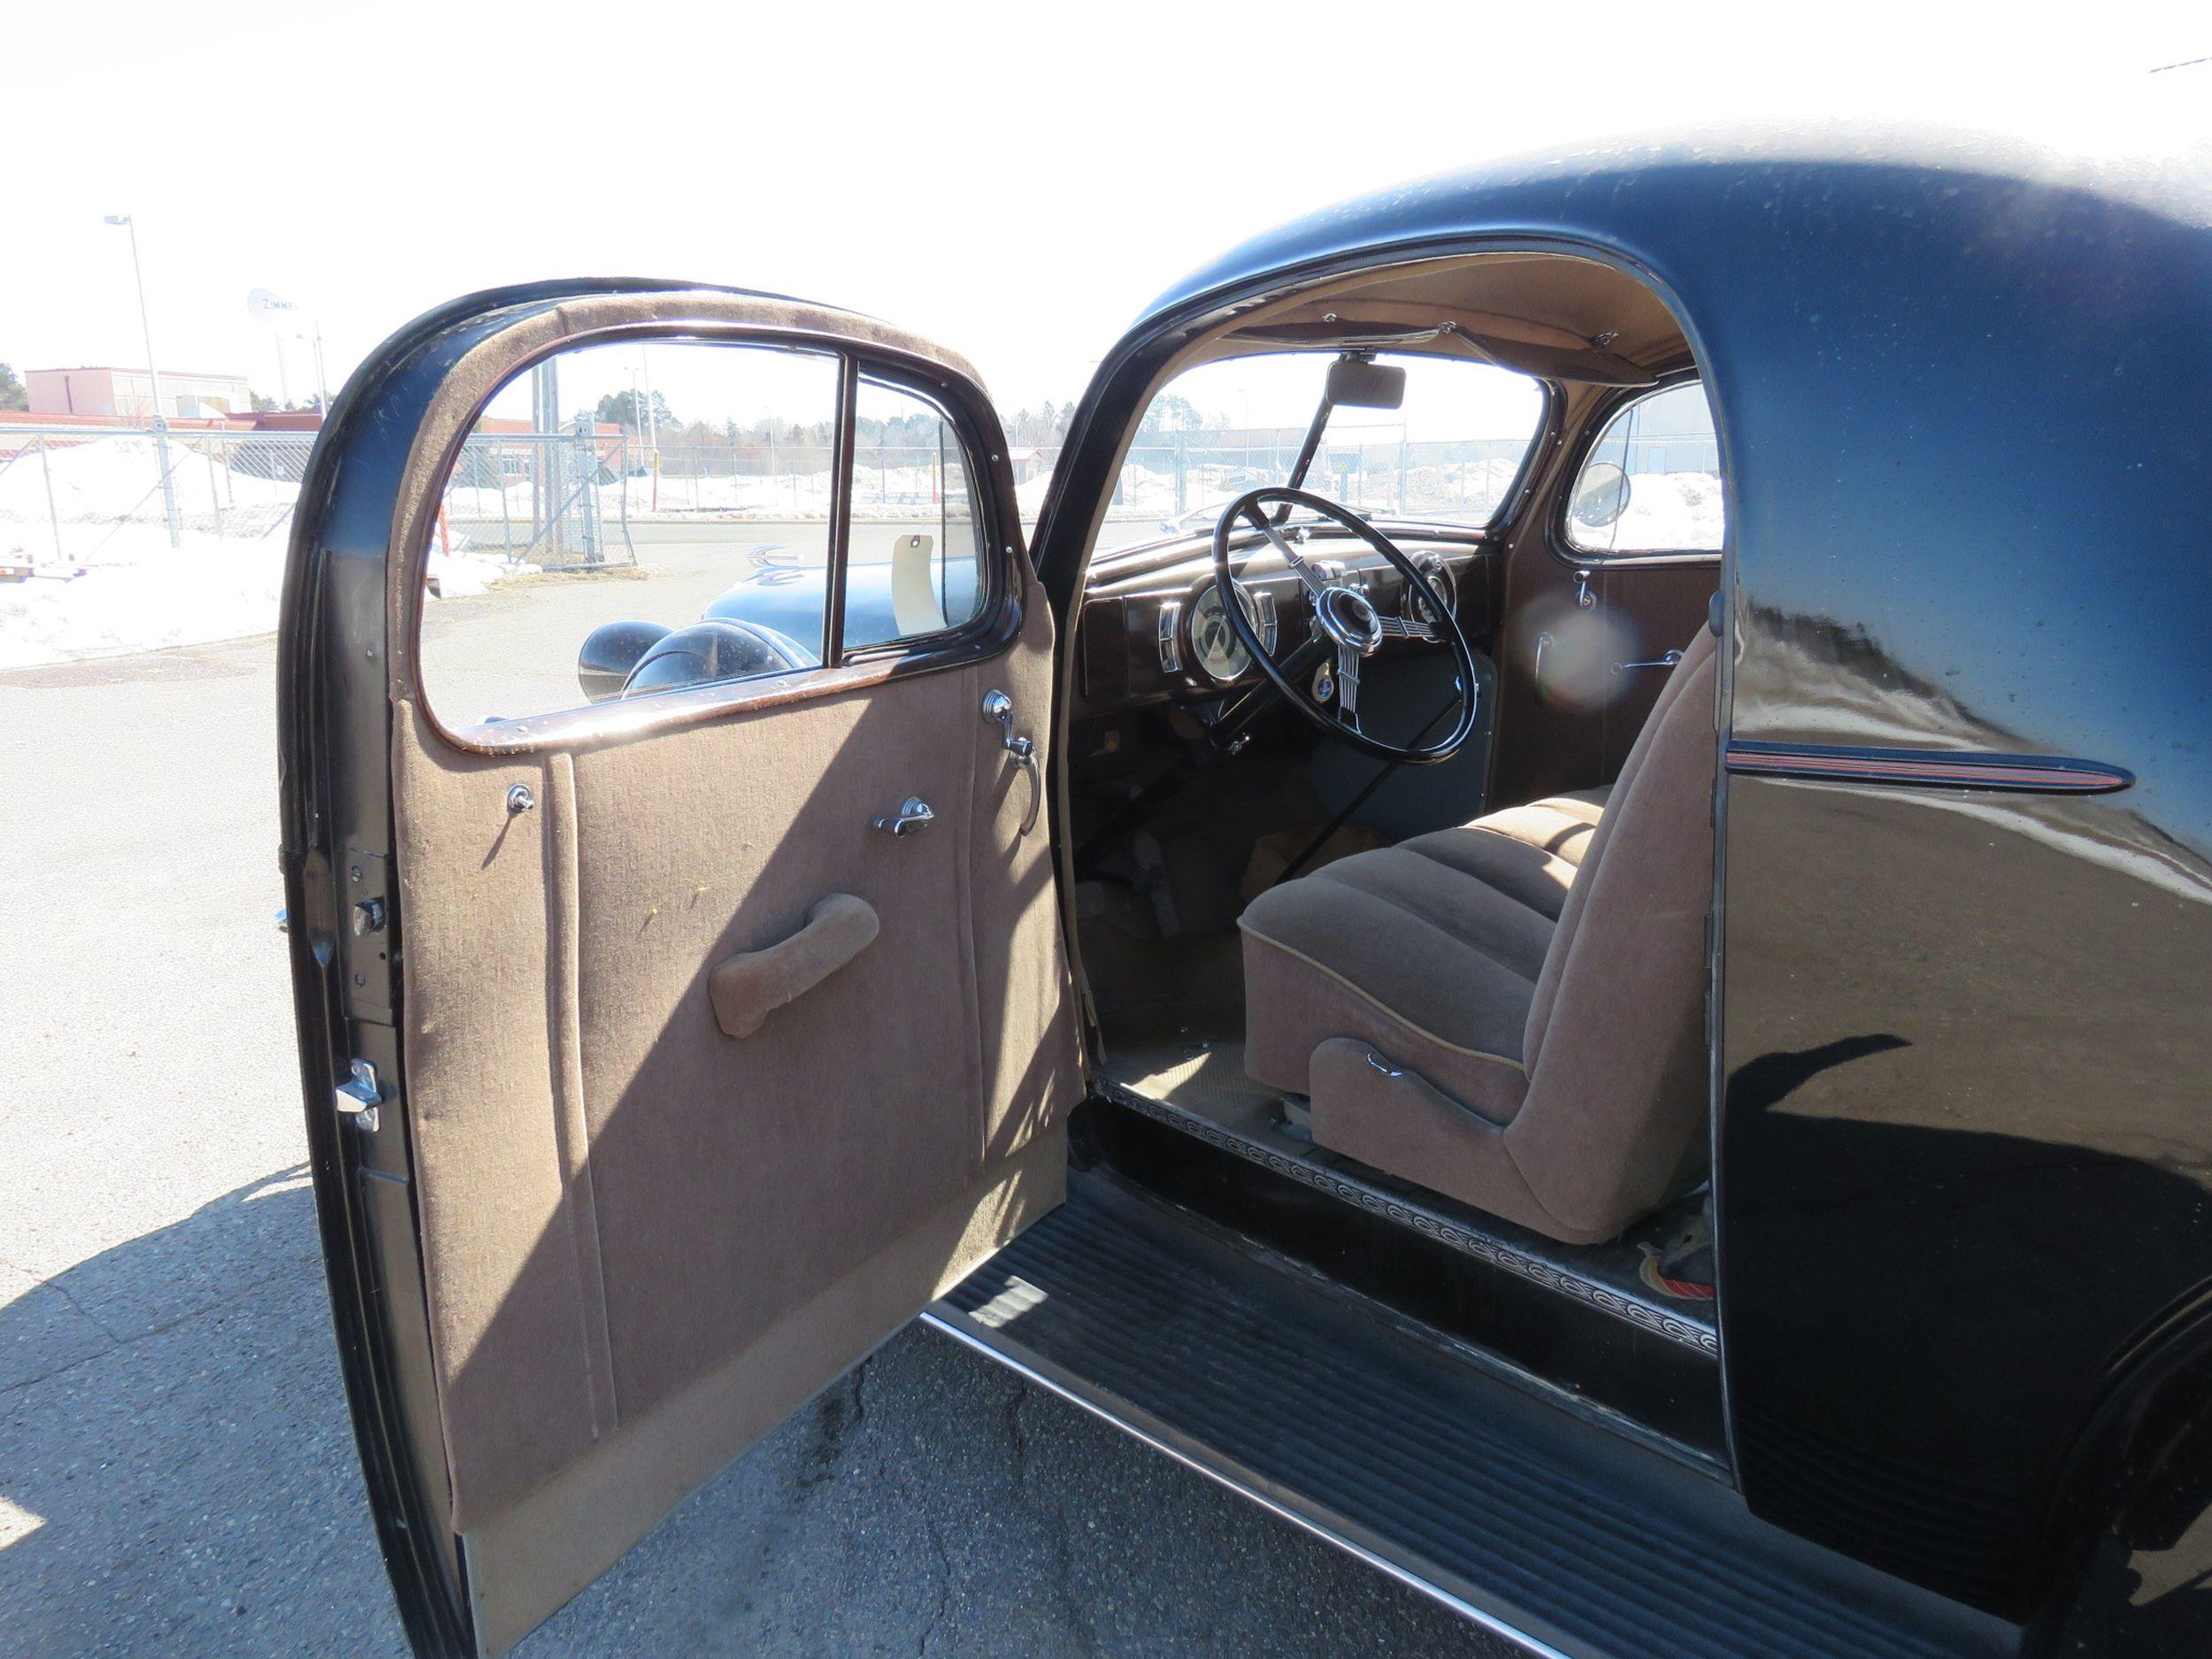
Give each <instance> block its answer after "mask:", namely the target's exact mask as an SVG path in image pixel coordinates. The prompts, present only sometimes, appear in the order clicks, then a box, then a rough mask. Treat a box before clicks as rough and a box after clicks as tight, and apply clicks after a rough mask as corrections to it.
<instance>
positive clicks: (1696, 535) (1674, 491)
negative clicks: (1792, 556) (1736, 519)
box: [1576, 472, 1724, 552]
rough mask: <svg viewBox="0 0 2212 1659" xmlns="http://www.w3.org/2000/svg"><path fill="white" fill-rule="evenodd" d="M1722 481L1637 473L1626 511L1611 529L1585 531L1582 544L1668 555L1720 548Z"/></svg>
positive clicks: (1579, 538) (1594, 548) (1699, 475)
mask: <svg viewBox="0 0 2212 1659" xmlns="http://www.w3.org/2000/svg"><path fill="white" fill-rule="evenodd" d="M1723 516H1724V515H1723V511H1722V498H1721V488H1720V480H1719V479H1718V478H1717V477H1716V476H1715V475H1714V474H1713V473H1710V472H1638V473H1635V474H1633V475H1632V477H1631V478H1630V480H1629V489H1628V510H1627V511H1625V512H1624V513H1622V514H1621V516H1620V518H1619V520H1618V521H1617V522H1616V523H1615V524H1614V525H1613V526H1611V527H1610V528H1609V529H1602V530H1587V529H1586V530H1582V531H1580V532H1578V534H1577V536H1576V541H1577V542H1578V545H1581V546H1584V547H1586V548H1587V549H1589V550H1591V551H1593V552H1596V551H1599V550H1601V549H1605V548H1621V549H1647V550H1655V551H1665V550H1667V549H1673V548H1717V547H1718V546H1719V545H1720V544H1721V531H1722V528H1723V525H1722V519H1723Z"/></svg>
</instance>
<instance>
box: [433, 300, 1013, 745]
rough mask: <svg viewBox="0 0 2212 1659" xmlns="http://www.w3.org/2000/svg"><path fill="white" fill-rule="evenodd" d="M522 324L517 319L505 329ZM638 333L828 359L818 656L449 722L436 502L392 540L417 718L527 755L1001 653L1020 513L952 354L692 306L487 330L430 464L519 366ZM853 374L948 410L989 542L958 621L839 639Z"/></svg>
mask: <svg viewBox="0 0 2212 1659" xmlns="http://www.w3.org/2000/svg"><path fill="white" fill-rule="evenodd" d="M528 332H530V331H529V330H527V329H526V328H523V327H518V328H516V329H515V330H514V335H523V334H527V333H528ZM632 342H646V343H649V344H695V345H728V346H759V347H765V348H768V349H781V350H792V349H797V350H803V351H814V352H818V353H820V354H821V355H824V356H826V357H831V358H833V360H834V361H835V362H836V364H837V374H838V387H837V403H836V415H835V424H834V427H833V434H832V461H831V465H832V467H833V470H834V472H835V474H836V476H837V478H838V479H839V480H841V488H838V489H837V490H836V491H835V493H834V494H833V498H832V502H831V508H830V519H829V524H828V526H827V528H828V560H827V563H826V565H825V566H824V589H823V628H822V637H821V646H822V661H821V663H820V664H818V665H817V666H815V667H813V668H803V669H794V670H790V671H788V672H783V673H775V674H759V675H752V676H749V677H747V678H745V679H741V680H715V681H711V682H710V683H708V684H705V685H698V686H682V687H672V688H670V689H668V690H665V691H654V692H647V693H644V694H643V695H640V696H637V697H634V698H628V697H626V698H618V699H615V700H613V701H611V702H607V703H575V704H569V705H565V706H563V707H561V708H557V709H549V710H543V711H541V712H538V713H534V714H526V715H518V716H516V717H514V718H511V719H507V720H501V721H498V722H496V723H492V724H474V725H465V726H455V725H453V724H452V723H450V722H449V721H448V720H447V719H446V718H444V717H443V716H442V714H441V713H440V711H439V709H438V704H437V699H436V697H435V696H434V695H433V692H432V689H431V687H428V686H426V684H425V683H424V677H423V674H422V661H423V659H422V631H423V626H424V622H425V619H426V604H425V602H424V597H423V589H424V577H425V574H426V571H427V567H428V561H429V557H430V546H431V542H432V541H433V540H434V536H435V534H436V526H435V516H434V515H431V516H429V517H426V518H424V519H423V520H422V522H420V523H419V524H418V525H416V526H414V527H413V534H411V535H410V536H409V537H408V539H407V541H406V544H405V545H404V546H403V548H399V549H395V555H396V557H403V559H404V561H405V564H406V569H407V577H406V580H407V588H406V591H407V594H408V600H407V603H406V607H405V614H404V617H403V618H395V621H396V622H398V623H399V624H400V626H402V628H403V633H402V634H401V638H402V639H403V641H404V649H405V656H404V658H403V663H402V662H396V663H395V668H396V669H399V668H401V667H403V669H404V672H405V675H406V679H407V680H408V681H409V683H410V685H411V690H412V693H413V695H415V696H416V698H417V699H419V703H420V705H421V709H422V712H423V716H424V718H426V720H427V722H428V724H429V726H430V729H431V730H432V732H433V733H435V734H436V736H437V738H438V739H439V741H442V742H443V743H444V744H446V745H447V746H449V748H452V749H457V750H459V751H461V752H463V753H466V754H478V755H515V754H530V753H539V752H546V751H551V750H556V749H574V748H580V747H588V746H591V745H594V744H596V743H599V742H603V741H609V740H610V739H611V738H615V737H618V736H619V737H624V738H627V737H630V736H634V735H635V734H637V733H641V732H643V731H649V730H650V731H658V730H661V729H664V728H667V727H672V726H686V725H690V724H694V723H695V722H698V721H702V720H708V719H717V718H726V717H729V716H731V715H733V714H741V713H744V712H747V711H749V710H757V709H766V708H774V707H780V706H784V705H787V704H790V703H803V702H810V701H812V700H814V699H816V698H818V697H829V696H836V695H842V694H845V693H849V692H851V691H853V690H856V689H858V688H862V687H874V686H877V685H880V684H883V683H885V682H886V681H888V680H894V679H899V678H903V677H905V676H906V675H909V674H918V673H931V672H941V671H943V670H948V669H953V668H959V667H964V666H966V665H968V664H971V663H975V662H980V661H986V660H988V659H989V658H991V657H995V656H997V655H999V654H1000V653H1002V651H1004V650H1005V649H1008V648H1009V647H1010V646H1011V645H1012V644H1013V642H1014V641H1015V640H1016V639H1017V638H1018V637H1019V634H1020V631H1021V626H1022V621H1023V617H1022V611H1023V594H1022V589H1021V586H1020V584H1019V583H1018V581H1017V580H1015V568H1016V565H1017V562H1018V561H1019V560H1021V559H1022V558H1023V557H1025V555H1024V552H1023V544H1022V542H1021V541H1020V539H1019V534H1020V533H1019V517H1018V512H1017V513H1013V515H1012V516H1011V517H1010V516H1009V513H1010V509H1011V499H1012V491H1011V487H1010V477H1011V473H1010V470H1009V469H1008V467H1007V465H1006V462H1005V456H1004V454H1003V449H1004V445H1003V442H1001V443H1000V445H999V447H998V448H997V449H993V448H992V447H991V446H990V445H989V444H987V443H986V442H984V438H985V437H986V435H987V433H988V432H990V431H993V430H995V429H996V426H997V421H998V416H997V412H996V411H995V410H994V409H993V408H992V407H991V405H990V403H988V401H987V399H986V398H985V397H984V396H983V394H982V392H981V389H980V388H978V387H975V386H973V385H972V384H971V383H970V382H969V381H968V380H967V379H966V378H965V377H964V375H962V374H961V373H958V372H957V371H956V369H955V368H954V367H953V366H952V365H948V364H942V363H939V362H937V361H935V360H933V358H931V357H927V356H923V355H920V354H918V352H909V351H904V350H901V349H899V348H898V347H897V346H896V345H895V344H892V343H889V342H876V341H872V340H869V339H865V338H861V337H856V336H854V335H850V334H835V333H829V332H814V331H812V330H809V329H806V328H804V327H795V328H788V329H787V328H782V327H778V326H774V325H763V324H760V323H757V322H741V321H725V320H722V319H716V318H714V317H712V316H711V315H710V314H709V315H700V314H698V313H697V312H695V313H694V314H692V315H690V316H681V317H670V318H665V319H649V320H643V321H635V322H633V321H621V322H612V323H609V324H607V325H604V326H600V327H596V328H588V329H582V330H579V331H576V332H573V333H570V334H564V335H563V336H562V337H561V338H559V339H558V340H557V341H556V342H553V343H551V344H549V345H540V344H537V343H535V342H530V343H525V342H524V341H523V340H521V339H517V338H514V336H513V335H509V336H507V337H504V338H503V337H502V336H500V335H495V336H493V337H492V339H491V340H489V341H487V342H484V346H482V347H480V348H478V349H480V350H483V349H486V348H487V347H488V348H489V349H491V350H493V351H495V352H497V354H498V360H497V362H496V364H495V366H493V367H492V369H491V373H489V375H488V383H487V384H486V385H485V388H484V389H483V390H482V391H481V392H480V394H478V395H476V396H472V398H471V399H470V400H469V403H468V405H467V407H466V409H465V411H464V412H462V413H461V414H460V416H459V417H458V419H456V420H455V421H454V424H453V426H452V427H451V429H450V432H449V436H448V438H447V439H446V441H445V442H443V443H442V446H441V448H440V449H439V451H438V453H437V454H436V456H435V457H434V463H433V464H434V467H435V472H434V476H435V477H436V478H437V479H438V480H440V481H441V482H442V480H444V478H445V477H446V475H447V474H449V472H451V471H452V468H453V467H454V465H456V462H457V458H458V457H459V455H460V453H461V449H462V446H463V444H464V443H465V441H466V439H467V437H468V435H469V434H471V433H472V432H473V431H474V430H475V428H476V423H477V422H478V421H479V420H480V419H482V417H483V414H484V411H485V410H486V409H487V408H488V407H489V405H490V403H491V402H492V400H493V398H495V396H498V395H499V394H500V393H501V392H502V391H503V390H505V389H506V388H507V387H508V386H509V385H511V383H512V382H513V381H514V380H516V379H517V378H518V376H520V375H522V374H525V373H528V372H529V370H530V369H532V368H534V366H535V365H538V364H540V363H542V362H544V361H545V360H546V359H548V358H549V357H558V356H560V355H562V354H564V353H566V352H572V351H577V350H581V349H589V348H592V347H595V346H604V345H619V344H626V343H632ZM503 346H511V349H510V350H500V348H501V347H503ZM863 374H865V375H866V376H867V377H868V378H869V379H870V380H875V381H878V382H879V383H882V384H885V385H887V386H890V387H893V388H896V389H898V390H901V391H904V392H908V393H910V394H911V395H914V396H920V397H922V398H924V399H925V400H926V401H927V402H928V403H932V404H933V405H934V406H935V407H936V408H937V409H938V410H939V411H941V412H942V413H943V415H944V416H945V418H946V419H948V420H949V422H950V423H951V426H952V427H953V430H954V433H955V434H956V436H957V437H958V440H959V444H960V450H961V457H962V460H963V462H964V465H966V466H967V468H968V473H969V480H970V483H971V485H972V490H973V493H974V495H975V496H976V497H977V501H976V524H977V532H976V534H977V538H978V543H979V546H981V547H983V548H985V549H995V554H991V555H987V559H986V563H987V570H988V574H989V578H990V582H989V587H988V589H987V594H986V596H985V598H984V602H983V603H982V604H981V605H979V608H978V609H977V611H976V613H975V615H974V616H972V617H971V618H968V620H967V621H966V622H964V623H963V624H962V625H961V626H958V627H955V628H948V629H946V630H944V631H942V632H941V633H937V634H918V635H911V636H908V637H906V638H902V639H899V640H892V641H883V642H881V643H880V644H874V645H868V646H864V647H857V648H854V649H847V648H846V647H845V644H844V621H845V588H846V578H847V569H848V554H849V541H850V529H851V510H852V495H853V492H852V488H851V477H852V466H853V461H854V437H855V424H854V423H855V419H856V414H857V401H858V390H859V381H860V379H861V377H862V375H863ZM422 459H423V460H431V459H432V457H422ZM418 465H419V463H418ZM424 470H426V471H427V470H428V468H427V467H426V468H425V469H424ZM1002 475H1003V476H1002ZM1002 495H1004V496H1005V497H1006V500H1005V501H1004V502H1002V501H1001V496H1002ZM395 655H397V654H396V653H395Z"/></svg>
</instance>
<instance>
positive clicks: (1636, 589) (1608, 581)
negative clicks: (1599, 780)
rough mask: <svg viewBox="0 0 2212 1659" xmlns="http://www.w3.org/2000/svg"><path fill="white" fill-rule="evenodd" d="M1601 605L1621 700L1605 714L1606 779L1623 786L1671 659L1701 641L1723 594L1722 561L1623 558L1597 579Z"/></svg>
mask: <svg viewBox="0 0 2212 1659" xmlns="http://www.w3.org/2000/svg"><path fill="white" fill-rule="evenodd" d="M1596 580H1597V591H1598V603H1599V604H1600V605H1601V607H1602V610H1603V613H1604V615H1605V616H1606V617H1607V618H1609V619H1610V620H1611V621H1612V623H1613V625H1614V628H1615V634H1614V639H1615V643H1616V646H1617V649H1618V650H1619V651H1620V652H1621V655H1620V657H1618V659H1617V660H1618V664H1619V665H1618V667H1617V668H1615V669H1614V670H1613V672H1614V674H1615V677H1616V680H1617V687H1616V693H1617V695H1614V696H1613V697H1612V698H1611V699H1610V700H1609V701H1608V702H1607V703H1605V705H1604V709H1603V713H1602V717H1601V718H1602V720H1603V724H1604V735H1603V749H1604V767H1605V775H1606V776H1607V777H1608V778H1617V777H1618V776H1619V775H1620V770H1621V767H1622V766H1623V765H1624V764H1626V762H1627V760H1628V751H1629V750H1630V749H1632V748H1634V747H1635V745H1636V734H1637V733H1639V732H1640V731H1642V730H1643V729H1644V721H1645V719H1646V718H1647V717H1648V716H1649V715H1650V713H1651V708H1652V704H1654V703H1656V702H1658V700H1659V693H1660V690H1661V689H1662V688H1663V687H1664V686H1665V685H1666V683H1667V669H1668V667H1669V666H1670V664H1668V662H1667V654H1668V653H1669V652H1671V651H1680V650H1682V649H1686V647H1687V646H1688V644H1689V642H1690V641H1692V640H1693V639H1694V638H1696V636H1697V631H1698V630H1699V629H1700V628H1701V627H1703V626H1705V622H1706V616H1707V613H1708V612H1709V611H1710V610H1711V608H1712V603H1713V591H1714V589H1716V588H1718V587H1719V586H1720V561H1719V558H1718V557H1711V558H1698V559H1685V560H1680V561H1669V560H1665V559H1635V558H1620V559H1617V560H1615V561H1613V562H1612V563H1610V564H1608V565H1602V566H1601V567H1600V569H1599V573H1598V576H1597V579H1596Z"/></svg>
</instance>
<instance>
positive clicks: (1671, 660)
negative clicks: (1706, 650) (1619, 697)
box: [1613, 651, 1682, 674]
mask: <svg viewBox="0 0 2212 1659" xmlns="http://www.w3.org/2000/svg"><path fill="white" fill-rule="evenodd" d="M1681 660H1682V653H1681V652H1679V651H1669V652H1668V653H1667V654H1666V655H1665V656H1664V657H1653V658H1652V659H1651V660H1650V661H1649V662H1647V663H1616V664H1613V672H1615V673H1617V674H1624V673H1626V672H1628V671H1629V670H1630V669H1632V668H1672V667H1673V666H1674V665H1675V664H1677V663H1678V662H1680V661H1681Z"/></svg>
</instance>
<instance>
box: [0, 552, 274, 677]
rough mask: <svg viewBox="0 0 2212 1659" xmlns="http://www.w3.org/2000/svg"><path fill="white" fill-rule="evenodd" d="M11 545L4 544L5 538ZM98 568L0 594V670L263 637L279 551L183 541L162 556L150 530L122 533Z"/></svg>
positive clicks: (53, 575)
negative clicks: (252, 636) (71, 576)
mask: <svg viewBox="0 0 2212 1659" xmlns="http://www.w3.org/2000/svg"><path fill="white" fill-rule="evenodd" d="M10 539H11V540H12V539H13V538H10ZM101 557H102V558H103V559H104V560H113V561H114V562H111V563H103V564H100V565H96V566H94V567H92V568H91V569H89V570H87V571H85V572H84V573H83V574H81V575H79V576H77V577H75V578H73V579H68V578H67V574H66V573H67V572H68V571H69V569H71V568H72V567H70V566H66V565H55V564H53V563H52V562H51V561H50V560H49V561H46V562H44V563H42V565H40V566H39V568H40V570H41V571H42V572H47V573H45V574H41V575H37V576H34V577H33V578H32V579H31V580H28V581H24V582H11V583H8V584H7V585H5V586H4V587H0V668H27V667H31V666H34V665H35V664H41V663H60V662H67V661H69V660H70V659H72V658H74V657H107V656H112V655H114V654H116V653H118V652H121V651H144V650H153V649H158V648H160V647H162V646H168V645H193V644H197V643H200V642H202V641H208V640H225V639H234V638H237V637H238V636H239V635H241V634H265V633H266V632H268V631H269V630H270V629H271V628H273V627H275V626H276V617H277V594H278V591H279V588H280V586H281V584H282V582H283V580H284V544H283V543H282V542H281V541H234V540H232V539H230V538H228V537H226V536H215V535H209V534H205V533H204V532H200V531H188V532H186V534H185V538H184V545H183V546H182V547H181V548H172V547H171V546H170V545H169V538H168V534H167V533H166V532H165V531H164V530H162V529H161V528H160V527H159V526H150V525H135V524H134V525H126V526H122V527H121V528H120V529H119V530H118V531H117V532H116V533H115V534H114V535H113V536H112V537H111V538H110V540H109V541H108V542H107V544H106V545H105V546H104V548H103V549H101Z"/></svg>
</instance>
